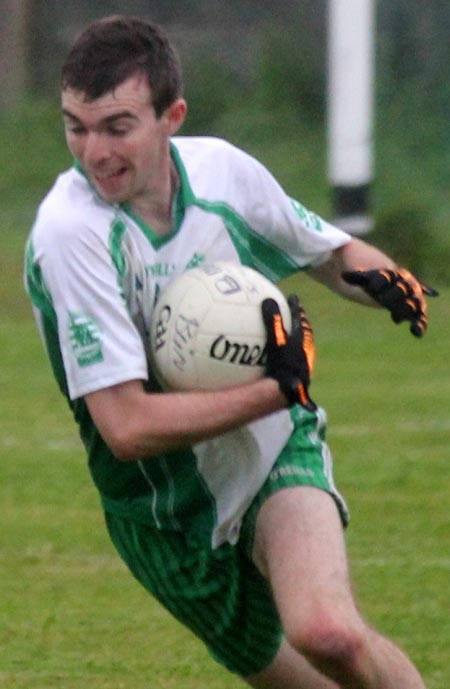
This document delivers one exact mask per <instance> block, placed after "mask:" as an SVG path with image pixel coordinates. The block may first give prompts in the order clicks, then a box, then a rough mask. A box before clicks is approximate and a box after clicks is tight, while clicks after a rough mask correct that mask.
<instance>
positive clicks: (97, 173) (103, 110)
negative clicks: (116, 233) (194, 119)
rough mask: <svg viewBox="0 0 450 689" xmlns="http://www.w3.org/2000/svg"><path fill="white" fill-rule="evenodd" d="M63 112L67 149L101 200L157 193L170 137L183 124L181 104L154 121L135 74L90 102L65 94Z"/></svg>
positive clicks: (166, 163)
mask: <svg viewBox="0 0 450 689" xmlns="http://www.w3.org/2000/svg"><path fill="white" fill-rule="evenodd" d="M62 110H63V116H64V125H65V133H66V141H67V145H68V147H69V149H70V151H71V153H72V155H73V156H74V157H75V158H76V159H77V160H79V162H80V163H81V165H82V167H83V169H84V171H85V173H86V174H87V175H88V177H89V179H90V180H91V182H92V184H93V185H94V186H95V188H96V189H97V191H98V193H99V194H100V195H101V196H102V197H103V198H104V199H105V200H106V201H108V202H110V203H120V202H124V201H127V202H129V203H133V201H134V200H137V199H140V198H141V197H145V196H146V195H153V196H154V195H155V194H157V191H158V189H159V188H161V186H162V183H161V177H162V176H164V175H165V174H169V162H170V154H169V137H170V136H172V134H174V133H175V132H176V130H177V129H178V127H179V126H180V125H181V123H182V122H183V120H184V116H185V112H186V104H185V102H184V101H183V100H182V99H178V100H177V101H175V102H174V103H173V104H172V105H171V106H169V108H167V109H166V110H165V111H164V113H163V114H162V115H161V116H160V117H157V116H156V114H155V111H154V108H153V105H152V103H151V94H150V88H149V86H148V84H147V82H146V80H145V79H144V78H143V77H141V76H140V75H136V76H133V77H130V78H129V79H127V80H126V81H124V82H123V83H122V84H120V85H119V86H118V87H117V88H116V89H115V90H114V91H111V92H109V93H107V94H105V95H103V96H101V97H100V98H98V99H96V100H94V101H86V100H85V99H84V93H83V92H80V91H76V90H73V89H70V88H68V89H65V90H64V91H63V93H62Z"/></svg>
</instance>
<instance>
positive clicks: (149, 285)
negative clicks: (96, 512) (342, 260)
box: [26, 137, 350, 547]
mask: <svg viewBox="0 0 450 689" xmlns="http://www.w3.org/2000/svg"><path fill="white" fill-rule="evenodd" d="M172 157H173V161H174V163H175V165H176V168H177V171H178V175H179V179H180V186H179V189H178V193H177V196H176V199H175V202H174V207H173V232H172V233H171V234H170V235H169V236H165V237H158V236H157V235H156V234H155V233H154V232H152V229H151V228H150V227H148V226H147V225H146V224H145V223H143V222H142V221H141V220H140V219H139V218H138V217H136V216H134V215H133V213H132V212H131V211H130V209H128V208H127V207H126V205H111V204H108V203H106V202H105V201H103V200H102V199H101V198H100V197H99V196H98V194H97V193H96V192H95V190H94V189H93V187H92V186H91V185H90V183H89V181H88V179H87V178H86V177H85V175H84V174H83V171H82V170H80V169H79V168H78V167H77V166H75V167H73V168H72V169H70V170H68V171H66V172H65V173H63V174H62V175H60V176H59V177H58V179H57V180H56V182H55V185H54V186H53V188H52V189H51V191H50V192H49V194H48V195H47V197H46V198H45V199H44V200H43V202H42V204H41V206H40V208H39V211H38V214H37V218H36V221H35V224H34V226H33V229H32V232H31V235H30V239H29V242H28V245H27V256H26V280H27V289H28V291H29V294H30V297H31V299H32V303H33V306H34V311H35V315H36V319H37V322H38V325H39V329H40V332H41V334H42V336H43V339H44V341H45V344H46V348H47V351H48V354H49V357H50V360H51V364H52V367H53V371H54V373H55V376H56V378H57V380H58V383H59V385H60V387H61V390H62V391H63V393H64V394H65V395H66V397H67V399H68V400H69V404H70V406H71V408H72V410H73V413H74V416H75V419H76V421H77V422H78V424H79V426H80V434H81V437H82V439H83V441H84V443H85V445H86V448H87V451H88V456H89V466H90V470H91V473H92V476H93V479H94V481H95V483H96V485H97V487H98V489H99V491H100V494H101V496H102V500H103V503H104V506H105V508H106V509H107V510H109V511H112V512H115V513H118V514H122V515H127V516H129V517H130V518H132V519H137V520H140V521H144V522H146V523H150V524H152V525H154V526H156V527H157V528H161V529H182V528H185V527H186V526H187V525H189V526H190V527H191V526H192V527H193V528H195V529H197V530H198V533H199V534H200V533H201V534H204V535H206V536H207V538H208V539H209V540H210V541H211V544H212V545H213V547H216V546H218V545H219V544H221V543H223V542H225V541H229V542H231V543H233V542H235V541H236V540H237V537H238V533H239V526H240V522H241V519H242V516H243V514H244V512H245V510H246V509H247V508H248V506H249V504H250V503H251V501H252V499H253V497H254V496H255V494H256V493H257V492H258V490H259V488H260V487H261V485H262V484H263V482H264V480H265V478H266V477H267V475H268V474H269V472H270V469H271V467H272V466H273V464H274V461H275V459H276V457H277V456H278V454H279V453H280V451H281V449H282V448H283V447H284V445H285V444H286V442H287V439H288V437H289V435H290V433H291V432H292V430H293V423H292V420H291V415H290V413H289V412H288V411H281V412H279V413H277V414H273V415H271V416H269V417H266V418H264V419H261V420H258V421H256V422H254V423H251V424H249V425H247V426H245V427H242V428H239V429H237V430H235V431H232V432H229V433H226V434H224V435H222V436H220V437H217V438H215V439H212V440H209V441H205V442H202V443H199V444H197V445H195V446H194V447H192V448H190V449H189V450H184V451H177V452H171V453H167V454H164V455H161V456H160V457H158V458H151V459H147V460H146V459H145V458H143V459H142V461H140V462H128V463H124V462H120V461H118V460H117V459H116V458H115V457H114V456H113V455H112V453H111V452H110V450H109V448H108V447H107V446H106V445H105V443H104V442H103V440H102V438H101V437H100V435H99V433H98V432H97V430H96V428H95V426H94V425H93V423H92V420H91V418H90V416H89V413H88V410H87V407H86V405H85V403H84V401H83V396H84V395H86V394H87V393H90V392H93V391H96V390H99V389H102V388H105V387H109V386H111V385H116V384H118V383H121V382H125V381H128V380H134V379H140V380H143V381H145V385H146V388H147V389H148V390H152V389H156V387H155V386H156V383H155V382H154V379H153V376H152V372H151V370H150V365H149V362H148V356H147V351H148V342H147V337H148V332H149V323H150V320H151V317H152V309H153V305H154V303H155V299H156V297H157V295H158V293H159V291H160V290H161V289H163V288H164V287H165V286H166V284H167V283H168V282H169V281H170V280H172V279H173V278H175V277H176V276H178V275H179V274H180V273H182V272H183V271H185V270H186V269H187V268H190V267H193V266H195V265H199V264H202V263H206V262H212V261H216V260H222V261H223V260H225V261H238V262H240V263H243V264H245V265H248V266H250V267H253V268H255V269H256V270H258V271H259V272H261V273H263V274H264V275H265V276H267V277H268V278H270V279H271V280H272V281H274V282H277V281H279V280H280V279H281V278H284V277H286V276H288V275H290V274H292V273H294V272H296V271H298V270H301V269H305V268H308V267H309V266H317V265H320V264H321V263H322V262H324V261H325V260H327V258H328V257H329V255H330V252H331V251H333V250H334V249H336V248H337V247H339V246H342V245H344V244H345V243H347V242H348V241H349V240H350V237H349V236H348V235H347V234H345V233H344V232H341V231H340V230H338V229H337V228H335V227H333V226H332V225H330V224H328V223H326V222H324V221H323V220H322V219H321V218H319V217H318V216H316V215H315V214H313V213H311V212H309V211H307V210H306V209H305V208H304V207H303V206H302V205H301V204H300V203H298V202H297V201H295V200H293V199H291V198H289V197H288V196H287V195H286V194H285V193H284V191H283V190H282V189H281V188H280V186H279V185H278V184H277V182H276V181H275V180H274V178H273V177H272V176H271V175H270V174H269V172H268V171H267V170H266V169H265V168H264V167H263V166H262V165H261V164H260V163H258V162H257V161H256V160H255V159H254V158H252V157H251V156H249V155H247V154H246V153H244V152H242V151H240V150H239V149H237V148H235V147H233V146H231V145H230V144H228V143H226V142H224V141H222V140H219V139H214V138H195V137H175V138H174V139H173V140H172Z"/></svg>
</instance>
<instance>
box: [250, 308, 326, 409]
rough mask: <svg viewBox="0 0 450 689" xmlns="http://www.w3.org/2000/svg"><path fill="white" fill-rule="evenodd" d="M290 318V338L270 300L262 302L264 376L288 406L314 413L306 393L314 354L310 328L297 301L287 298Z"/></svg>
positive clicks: (314, 406) (310, 400) (314, 405)
mask: <svg viewBox="0 0 450 689" xmlns="http://www.w3.org/2000/svg"><path fill="white" fill-rule="evenodd" d="M288 304H289V309H290V312H291V317H292V329H291V334H290V335H288V334H287V333H286V330H285V328H284V325H283V319H282V316H281V313H280V307H279V306H278V304H277V302H276V301H275V300H274V299H264V301H263V303H262V313H263V319H264V325H265V328H266V331H267V368H266V375H267V376H268V377H269V378H275V380H276V381H277V382H278V385H279V386H280V389H281V391H282V393H283V394H284V395H285V396H286V398H287V400H288V402H289V406H293V405H294V404H301V405H302V406H303V407H305V409H308V410H309V411H315V410H316V409H317V406H316V404H315V403H314V402H313V401H312V399H311V398H310V396H309V393H308V387H309V383H310V380H311V372H312V369H313V367H314V360H315V355H316V350H315V346H314V338H313V332H312V328H311V325H310V324H309V321H308V319H307V317H306V314H305V312H304V310H303V308H302V307H301V306H300V303H299V301H298V298H297V297H296V296H295V295H291V296H290V297H289V298H288Z"/></svg>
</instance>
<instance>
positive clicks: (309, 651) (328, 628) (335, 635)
mask: <svg viewBox="0 0 450 689" xmlns="http://www.w3.org/2000/svg"><path fill="white" fill-rule="evenodd" d="M286 638H287V641H288V642H289V643H290V645H291V646H293V647H294V648H295V649H296V650H297V651H298V652H299V653H301V654H302V655H303V656H305V657H306V658H307V659H308V660H309V661H310V663H311V664H312V665H314V667H316V668H317V669H319V670H321V671H322V672H325V673H327V674H329V675H330V676H331V677H333V678H336V679H339V678H341V677H348V676H354V675H356V674H357V673H358V668H361V666H362V665H363V664H364V662H363V655H364V653H365V650H364V649H365V646H366V644H365V634H364V626H363V624H362V623H361V624H353V625H350V624H348V623H346V622H345V621H339V620H334V619H331V618H330V619H326V618H322V619H319V618H316V619H314V620H313V621H311V622H310V623H307V624H302V625H299V626H295V627H294V628H293V629H291V630H290V631H289V630H288V631H287V632H286Z"/></svg>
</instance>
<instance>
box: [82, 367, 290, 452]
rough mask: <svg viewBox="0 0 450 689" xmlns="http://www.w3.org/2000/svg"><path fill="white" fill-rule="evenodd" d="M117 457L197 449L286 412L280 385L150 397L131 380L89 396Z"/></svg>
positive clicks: (267, 382) (267, 380)
mask: <svg viewBox="0 0 450 689" xmlns="http://www.w3.org/2000/svg"><path fill="white" fill-rule="evenodd" d="M86 402H87V405H88V408H89V411H90V413H91V416H92V417H93V420H94V423H95V424H96V426H97V428H98V429H99V432H100V433H101V435H102V436H103V438H104V440H105V442H106V443H107V444H108V445H109V447H111V449H112V451H113V452H114V454H115V455H116V456H117V457H119V458H120V459H123V460H126V461H133V460H138V459H142V458H143V457H150V456H153V455H157V454H159V453H161V452H168V451H170V450H174V449H177V448H180V447H187V446H191V445H193V444H194V443H196V442H200V441H202V440H206V439H207V438H211V437H214V436H217V435H221V434H222V433H225V432H226V431H229V430H231V429H233V428H237V427H238V426H241V425H243V424H245V423H249V422H250V421H253V420H255V419H257V418H260V417H262V416H266V415H267V414H270V413H272V412H275V411H278V410H279V409H282V408H283V407H286V406H287V404H286V399H285V397H284V396H283V395H282V393H281V392H280V389H279V387H278V384H277V383H276V382H275V381H274V380H272V379H270V378H264V379H262V380H260V381H257V382H255V383H251V384H248V385H242V386H236V387H233V388H227V389H222V390H217V391H208V392H189V393H186V392H183V393H177V392H171V393H161V394H147V393H145V392H144V391H143V389H142V384H141V383H140V382H139V381H131V382H129V383H126V384H124V385H120V386H115V387H113V388H109V389H106V390H101V391H99V392H98V393H92V394H90V395H87V396H86Z"/></svg>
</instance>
